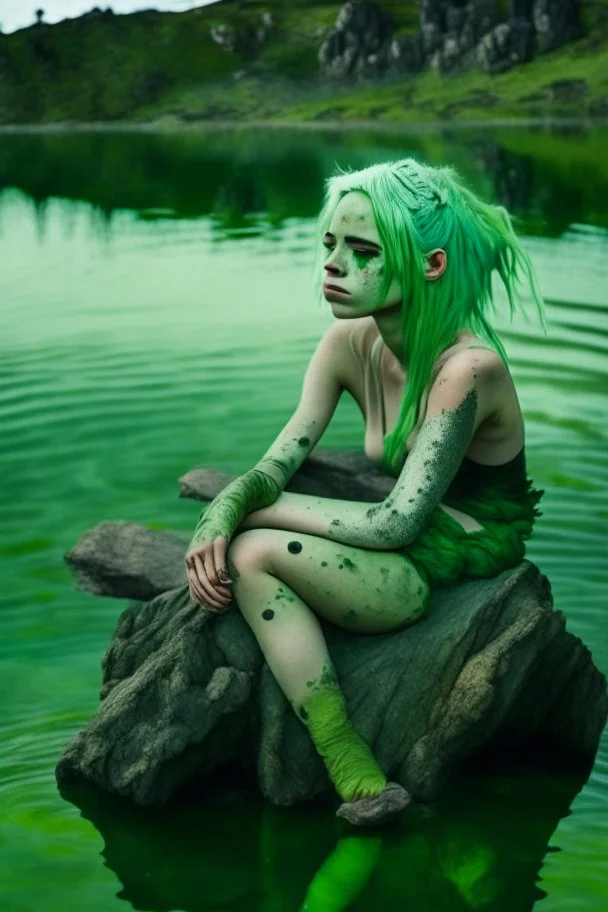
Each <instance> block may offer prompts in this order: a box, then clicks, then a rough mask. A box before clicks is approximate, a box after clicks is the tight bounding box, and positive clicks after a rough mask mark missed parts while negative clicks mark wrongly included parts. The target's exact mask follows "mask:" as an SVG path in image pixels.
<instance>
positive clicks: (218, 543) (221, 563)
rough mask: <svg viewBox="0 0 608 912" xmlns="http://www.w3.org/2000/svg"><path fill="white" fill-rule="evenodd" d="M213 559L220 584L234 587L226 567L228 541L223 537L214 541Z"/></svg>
mask: <svg viewBox="0 0 608 912" xmlns="http://www.w3.org/2000/svg"><path fill="white" fill-rule="evenodd" d="M213 558H214V561H215V567H216V569H217V575H218V579H219V581H220V583H223V584H224V585H228V586H230V585H232V579H231V578H230V574H229V573H228V569H227V567H226V539H225V538H224V537H223V536H222V535H220V536H219V537H218V538H214V539H213Z"/></svg>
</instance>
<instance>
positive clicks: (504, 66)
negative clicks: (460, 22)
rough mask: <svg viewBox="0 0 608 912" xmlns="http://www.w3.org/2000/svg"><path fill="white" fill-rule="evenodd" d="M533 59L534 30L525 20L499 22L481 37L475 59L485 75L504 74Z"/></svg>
mask: <svg viewBox="0 0 608 912" xmlns="http://www.w3.org/2000/svg"><path fill="white" fill-rule="evenodd" d="M533 57H534V29H533V28H532V25H531V24H530V23H529V22H528V21H527V19H513V20H512V21H511V22H501V24H500V25H497V26H495V27H494V28H493V29H492V30H491V31H490V32H488V33H487V34H486V35H484V36H483V38H482V40H481V41H480V42H479V45H478V48H477V59H478V61H479V63H480V64H481V66H482V67H483V69H484V70H485V71H486V73H493V74H494V73H504V72H505V71H506V70H510V69H511V68H512V67H514V66H518V65H519V64H520V63H526V62H527V61H529V60H532V58H533Z"/></svg>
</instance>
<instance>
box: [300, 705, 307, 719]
mask: <svg viewBox="0 0 608 912" xmlns="http://www.w3.org/2000/svg"><path fill="white" fill-rule="evenodd" d="M298 712H299V713H300V719H308V713H307V712H306V710H305V709H304V707H303V706H300V708H299V709H298Z"/></svg>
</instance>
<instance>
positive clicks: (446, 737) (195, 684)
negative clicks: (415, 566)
mask: <svg viewBox="0 0 608 912" xmlns="http://www.w3.org/2000/svg"><path fill="white" fill-rule="evenodd" d="M228 480H229V478H228V476H226V475H223V474H221V473H214V472H209V471H202V470H195V471H193V472H190V473H188V475H186V476H184V478H182V479H181V488H182V495H186V496H194V497H197V498H202V499H204V498H208V497H210V496H215V494H216V493H217V492H218V490H221V488H222V487H223V486H224V485H225V484H226V482H227V481H228ZM392 483H393V480H392V479H390V478H389V477H388V476H385V475H383V473H381V472H379V471H378V470H377V469H374V468H373V467H371V466H370V464H369V463H368V462H367V460H366V459H365V458H364V457H362V456H359V455H357V454H340V453H329V452H325V453H323V452H320V453H318V454H317V455H316V456H315V457H314V458H310V459H309V460H307V462H306V463H305V465H304V466H303V467H302V470H301V471H300V472H298V473H297V474H296V476H294V479H293V481H292V485H291V486H290V487H291V489H292V490H294V489H297V490H299V491H302V492H308V493H314V494H318V495H322V496H323V495H326V496H327V495H328V494H329V496H334V497H349V498H352V499H360V500H374V499H375V500H377V499H381V498H382V497H383V496H384V495H385V494H386V492H387V491H388V490H389V489H390V487H391V484H392ZM186 547H187V541H186V539H185V538H183V539H182V538H180V537H179V536H174V535H169V534H167V533H164V532H150V531H148V530H145V529H142V528H140V527H138V526H136V525H134V524H132V523H123V522H119V523H103V524H102V525H101V526H99V527H97V528H95V529H93V530H91V531H90V532H88V533H87V534H86V535H85V536H84V538H83V540H82V541H81V542H80V543H79V544H78V545H77V546H76V547H75V548H74V549H73V550H72V551H71V552H70V553H69V554H68V555H66V559H67V560H68V562H69V564H70V566H71V567H72V568H73V569H74V570H75V571H76V575H77V579H78V581H79V583H80V585H81V586H83V587H85V588H88V589H90V590H92V591H94V592H97V593H104V594H110V595H113V596H116V597H125V596H126V597H131V598H133V597H136V598H146V599H150V601H147V602H145V603H141V602H134V603H132V604H130V605H129V606H128V607H127V609H126V610H125V611H124V612H123V614H122V615H121V617H120V619H119V621H118V624H117V626H116V630H115V632H114V635H113V637H112V640H111V643H110V645H109V648H108V650H107V652H106V654H105V656H104V659H103V662H102V669H103V682H102V687H101V698H102V703H101V706H100V708H99V711H98V713H97V715H96V716H95V718H94V719H92V721H91V722H90V723H89V724H88V725H87V727H86V728H85V729H84V731H82V732H80V733H79V734H78V735H77V736H76V737H75V738H74V739H73V741H72V742H71V743H70V744H69V745H68V746H67V748H66V749H65V751H64V753H63V755H62V756H61V758H60V760H59V763H58V766H57V778H58V781H59V783H60V784H65V783H67V782H69V781H71V780H73V779H75V778H79V777H84V778H85V779H87V780H90V781H92V782H94V783H96V784H97V785H98V786H100V787H101V788H103V789H106V790H108V791H110V792H114V793H117V794H120V795H125V796H129V797H130V798H132V799H133V800H134V801H136V802H138V803H140V804H143V805H154V804H162V803H164V802H166V801H167V800H168V799H169V798H170V797H171V796H172V795H173V794H174V793H175V792H176V791H177V790H178V789H179V788H180V787H181V786H182V785H184V784H185V783H186V782H188V781H190V780H192V779H196V778H200V777H203V776H205V775H206V774H208V773H209V772H210V771H212V770H213V769H215V768H216V767H218V766H221V765H222V764H224V763H226V762H227V761H237V762H239V763H240V764H241V766H242V768H243V770H244V772H245V773H247V774H248V775H250V776H252V777H254V778H255V779H256V780H257V783H258V785H259V788H260V789H261V791H262V793H263V794H264V795H265V796H266V797H267V798H268V799H269V800H270V801H271V802H273V803H275V804H278V805H290V804H293V803H295V802H300V801H303V800H305V799H308V798H311V797H313V796H315V795H317V794H320V793H323V792H325V791H328V790H330V789H331V786H330V783H329V780H328V778H327V775H326V773H325V769H324V767H323V764H322V762H321V760H320V759H319V757H318V756H317V754H316V753H315V751H314V749H313V747H312V744H311V742H310V739H309V737H308V734H307V732H306V730H305V728H304V727H303V725H302V723H301V722H300V721H299V719H298V718H297V717H296V716H295V714H294V713H293V711H292V710H291V708H290V706H289V704H288V703H287V701H286V699H285V697H284V695H283V693H282V692H281V690H280V689H279V687H278V685H277V684H276V682H275V680H274V678H273V676H272V674H271V673H270V671H269V669H268V667H267V666H266V664H265V662H264V660H263V656H262V653H261V651H260V649H259V646H258V644H257V642H256V640H255V638H254V637H253V634H252V633H251V631H250V629H249V627H248V626H247V624H246V623H245V621H244V620H243V618H242V616H241V614H240V612H239V611H238V608H237V607H236V606H233V608H232V609H231V610H230V611H229V612H228V613H227V614H225V615H221V616H216V615H214V614H213V613H212V612H209V611H207V610H205V609H204V608H201V607H198V606H196V605H194V604H193V603H192V601H191V600H190V597H189V591H188V587H187V584H186V577H185V571H184V566H183V556H184V553H185V549H186ZM322 626H323V629H324V631H325V634H326V637H327V641H328V644H329V648H330V651H331V654H332V657H333V659H334V662H335V665H336V668H337V671H338V675H339V678H340V681H341V685H342V687H343V690H344V693H345V695H346V699H347V702H348V706H349V709H350V714H351V718H352V720H353V723H354V725H355V726H356V728H357V729H358V730H359V731H360V732H361V734H362V735H363V737H365V738H366V740H367V741H368V742H369V743H370V744H371V745H372V746H373V748H374V751H375V753H376V755H377V757H378V759H379V761H380V763H381V764H382V766H383V767H384V769H385V770H386V772H387V773H388V774H389V776H390V777H391V778H392V779H394V780H397V781H399V782H401V783H402V784H403V785H404V786H405V787H406V788H408V789H409V790H410V791H411V792H412V794H413V795H414V797H415V798H417V799H421V800H425V799H430V798H433V797H434V796H436V795H437V794H438V792H439V790H440V789H441V786H442V784H443V783H444V782H445V780H446V779H447V777H448V776H449V775H450V774H451V773H453V772H454V771H455V770H456V769H457V768H458V765H459V764H460V763H461V762H462V761H463V760H465V759H466V758H468V757H471V756H472V755H473V754H475V753H476V752H477V751H478V750H479V749H480V748H481V747H483V746H484V745H486V744H488V742H491V741H492V740H493V739H496V738H501V739H506V740H511V741H512V742H513V744H517V743H518V742H521V741H522V740H524V741H528V742H529V741H533V742H537V741H538V742H542V743H543V744H545V745H549V746H550V748H551V750H552V751H553V752H554V753H555V754H558V755H559V756H560V757H561V758H562V759H564V758H565V759H568V760H570V761H571V762H572V763H574V764H576V765H577V766H579V767H582V768H585V769H588V768H590V765H591V763H592V760H593V757H594V754H595V751H596V749H597V744H598V740H599V737H600V733H601V731H602V728H603V726H604V723H605V720H606V714H607V712H608V699H607V696H606V682H605V679H604V677H603V676H602V675H601V674H600V673H599V672H598V671H597V669H596V668H595V666H594V665H593V662H592V659H591V656H590V654H589V651H588V649H587V648H586V647H585V646H584V645H583V644H582V643H581V642H580V640H578V639H577V638H576V637H574V636H573V635H572V634H570V633H568V632H567V631H566V629H565V619H564V616H563V615H562V614H561V613H560V612H558V611H555V609H554V608H553V605H552V601H551V594H550V588H549V584H548V582H547V580H546V578H545V577H544V576H543V575H542V574H541V573H540V572H539V570H538V569H537V568H536V567H535V566H534V565H533V564H531V563H529V562H528V561H524V562H523V563H522V564H521V565H520V566H519V567H517V568H515V569H513V570H509V571H505V572H504V573H502V574H501V575H499V576H498V577H496V578H494V579H489V580H477V581H474V582H467V583H462V584H460V585H458V586H452V587H449V588H445V589H443V590H439V591H436V592H435V593H434V595H433V598H432V601H431V604H430V608H429V611H428V615H427V616H426V617H425V619H424V620H422V621H420V622H418V623H417V624H415V625H414V626H412V627H411V628H409V629H407V630H404V631H402V632H400V633H394V634H390V635H382V636H356V635H353V634H352V633H347V632H345V631H343V630H341V629H340V628H338V627H335V626H333V625H332V624H330V623H328V622H325V621H322Z"/></svg>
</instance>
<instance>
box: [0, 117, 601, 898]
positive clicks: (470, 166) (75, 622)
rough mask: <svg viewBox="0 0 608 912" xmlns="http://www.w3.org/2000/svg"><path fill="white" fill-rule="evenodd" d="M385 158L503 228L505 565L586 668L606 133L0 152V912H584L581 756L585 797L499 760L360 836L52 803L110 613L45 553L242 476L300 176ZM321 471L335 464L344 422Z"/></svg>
mask: <svg viewBox="0 0 608 912" xmlns="http://www.w3.org/2000/svg"><path fill="white" fill-rule="evenodd" d="M408 154H415V155H419V156H421V157H422V158H424V159H426V160H427V161H429V162H431V163H434V164H442V163H451V164H454V165H456V166H457V167H458V168H459V169H460V170H461V171H462V173H463V174H464V175H465V176H466V177H467V178H468V179H469V181H470V182H471V184H472V185H473V186H474V188H475V189H476V190H478V191H479V192H480V193H482V194H484V195H485V196H486V197H487V198H491V199H494V200H495V201H499V202H501V203H503V204H504V205H506V206H507V207H508V208H509V209H510V210H511V211H512V212H513V213H514V214H515V215H517V217H518V223H517V227H518V230H519V231H520V233H521V235H522V238H523V242H524V245H525V247H526V249H527V250H528V251H529V253H530V255H531V257H532V260H533V262H534V265H535V267H536V269H537V272H538V276H539V281H540V286H541V289H542V292H543V294H544V296H545V299H546V303H547V319H548V324H549V332H548V335H547V336H545V335H543V333H542V330H541V329H540V327H539V324H538V322H537V321H536V319H535V316H534V313H533V309H532V308H530V317H529V318H528V319H526V318H525V317H524V316H518V317H517V318H516V320H515V321H514V322H513V323H510V322H509V320H508V316H507V307H506V301H505V298H504V296H503V295H501V294H500V293H499V294H498V295H497V302H498V310H497V316H496V326H497V328H498V330H499V331H500V332H501V336H502V338H503V341H504V342H505V345H506V348H507V352H508V354H509V356H510V358H511V364H512V373H513V375H514V378H515V381H516V384H517V388H518V392H519V396H520V400H521V403H522V407H523V410H524V413H525V417H526V427H527V440H526V451H527V459H528V471H529V474H530V475H531V476H532V478H533V479H534V481H535V483H536V485H537V486H538V487H542V488H544V489H545V491H546V494H545V497H544V499H543V502H542V509H543V516H542V517H541V518H540V519H539V520H538V522H537V525H536V529H535V532H534V536H533V538H532V540H531V541H530V543H529V550H528V556H529V557H530V558H531V559H532V560H533V561H535V562H536V563H537V564H538V565H539V566H540V568H541V570H542V571H543V572H544V573H545V574H546V575H547V576H548V578H549V579H550V581H551V586H552V590H553V595H554V600H555V604H556V606H557V607H558V608H559V609H560V610H561V611H562V612H564V614H565V615H566V618H567V624H568V629H569V630H570V631H571V632H572V633H573V634H575V635H577V636H579V637H581V638H582V639H583V641H584V642H585V643H586V645H587V646H588V647H589V648H590V649H591V651H592V653H593V656H594V660H595V662H596V664H597V666H598V667H599V668H600V669H601V670H602V671H603V672H604V673H605V672H606V670H607V668H608V635H607V633H606V630H607V620H606V593H607V592H608V561H606V556H607V550H608V549H607V540H608V536H607V534H606V526H607V522H608V493H607V492H608V458H607V448H606V440H607V436H608V427H607V426H608V382H607V381H608V362H607V358H606V355H607V349H608V205H607V204H608V130H606V129H605V128H604V129H595V130H589V131H586V132H583V131H576V130H572V129H570V130H568V131H567V132H561V133H549V132H547V131H546V130H532V129H525V130H524V129H511V130H509V129H493V128H487V129H479V130H475V131H473V130H468V131H465V130H460V131H458V130H453V131H451V132H446V133H442V134H440V133H438V132H433V131H426V132H422V133H419V134H414V133H399V132H397V131H395V132H385V133H373V132H363V131H348V132H346V131H345V132H342V133H337V132H329V131H318V132H314V131H308V130H301V131H288V130H281V131H277V132H272V133H263V132H260V131H258V132H255V131H252V130H251V129H248V130H242V131H238V132H235V133H229V132H224V133H222V132H217V133H212V134H209V135H202V134H200V133H195V132H192V133H184V134H181V135H180V134H172V135H156V134H132V135H129V134H114V135H112V134H104V133H91V134H71V135H68V134H63V135H62V134H55V135H51V134H47V135H0V244H1V255H2V260H1V271H0V377H1V385H0V427H1V434H2V446H1V448H0V469H1V473H2V491H3V497H2V502H1V505H0V510H1V523H0V573H1V578H2V589H1V594H0V599H1V603H2V604H1V608H0V634H1V636H0V674H1V688H2V689H1V696H2V700H1V703H0V738H1V742H0V744H1V755H2V763H1V782H0V841H1V842H0V844H1V849H2V853H1V858H2V864H1V868H0V909H2V912H34V910H36V912H38V910H41V912H71V910H85V909H86V910H87V912H114V910H120V909H124V908H125V907H126V906H125V904H131V905H132V907H133V908H135V909H141V910H187V912H199V910H201V912H202V910H206V912H224V910H225V912H241V910H243V912H244V910H247V912H297V910H298V909H300V906H301V905H302V903H303V901H304V897H305V895H306V894H307V891H308V897H309V898H308V902H307V909H308V910H314V912H330V910H331V912H333V910H339V909H343V908H349V909H352V910H355V912H364V910H365V912H367V910H373V912H391V910H393V909H394V910H409V909H411V910H416V912H427V910H428V912H454V910H469V909H470V910H492V912H503V910H504V912H507V910H508V912H523V910H528V909H531V908H532V907H533V905H534V904H535V903H537V906H536V908H537V909H539V910H542V912H566V910H572V912H605V910H606V909H607V908H608V885H607V882H606V873H605V872H606V859H607V857H608V738H607V736H606V734H604V737H603V740H602V742H601V745H600V750H599V752H598V755H597V758H596V762H595V765H594V767H593V769H592V771H591V774H590V776H589V778H588V779H587V780H586V781H585V779H584V776H583V777H581V776H580V774H575V773H573V772H566V771H561V772H560V771H557V770H552V771H549V770H547V769H546V768H542V767H540V766H538V764H534V763H533V762H531V761H528V762H526V763H523V762H518V763H514V762H512V761H509V758H508V757H504V758H503V762H502V764H501V765H499V766H495V767H493V768H492V769H491V770H490V769H488V768H486V767H483V768H477V769H474V768H472V767H471V768H469V769H467V771H466V772H465V773H464V774H463V775H462V776H460V777H459V778H458V779H457V780H455V781H454V782H453V783H452V784H451V785H450V787H449V788H448V789H446V791H445V792H444V793H443V794H442V796H441V798H440V799H439V800H438V801H437V802H435V803H433V804H430V805H418V806H413V807H412V808H410V809H409V810H408V812H406V814H403V815H402V816H401V818H400V821H399V823H398V825H397V826H395V827H393V828H391V829H390V831H389V830H387V831H386V833H384V834H383V835H381V836H375V835H364V834H361V835H359V834H355V835H354V836H353V834H352V831H351V832H350V833H349V831H348V830H346V829H340V828H339V827H338V826H337V823H336V820H335V818H334V816H333V809H332V808H331V807H329V806H328V805H325V804H323V803H319V804H313V805H310V806H306V807H296V808H291V809H285V808H275V807H272V806H270V805H268V804H266V803H264V802H263V801H262V800H261V799H260V798H259V797H258V796H257V795H255V794H252V793H251V792H250V791H248V790H247V789H246V788H245V787H244V785H243V784H242V783H239V782H238V781H232V780H229V781H228V784H225V785H223V786H222V787H221V788H219V787H217V788H215V787H214V788H213V789H207V790H206V791H205V790H203V791H201V792H198V793H196V794H195V795H190V796H188V798H187V799H186V798H184V797H182V798H178V799H176V800H175V801H174V802H172V803H171V805H170V806H169V807H166V808H163V809H162V810H144V809H141V808H137V807H135V806H134V805H132V804H130V803H129V802H126V801H123V800H119V799H115V798H113V797H109V796H106V795H103V794H101V793H99V792H97V791H96V790H95V789H92V788H90V787H85V786H82V787H78V788H74V789H73V790H72V791H71V793H70V794H69V795H67V794H66V795H64V796H62V795H60V794H59V793H58V790H57V787H56V783H55V778H54V767H55V764H56V761H57V759H58V756H59V754H60V753H61V751H62V749H63V748H64V747H65V745H66V744H67V743H68V742H69V740H70V739H71V738H72V737H73V736H74V735H75V734H76V732H78V731H79V730H80V729H81V728H83V727H84V726H85V724H86V723H87V722H88V720H89V719H90V718H91V717H92V715H93V714H94V713H95V711H96V709H97V706H98V688H99V684H100V678H101V672H100V660H101V657H102V655H103V652H104V650H105V648H106V646H107V643H108V640H109V637H110V635H111V633H112V630H113V627H114V624H115V622H116V619H117V617H118V615H119V614H120V612H121V611H122V610H123V609H124V608H125V607H126V605H127V602H126V601H116V600H112V599H107V598H99V597H95V596H93V595H90V594H88V593H85V592H81V591H79V590H78V589H77V588H76V585H75V583H74V581H73V579H72V578H71V575H70V573H69V572H68V570H67V568H66V566H65V564H64V561H63V554H64V553H65V552H66V551H67V550H68V549H70V548H71V547H72V546H73V545H74V544H75V543H76V542H77V541H78V539H79V537H80V536H81V535H82V534H83V533H84V532H85V531H86V530H87V529H89V528H90V527H92V526H94V525H96V524H97V523H100V522H102V521H105V520H118V519H125V520H130V521H132V522H137V523H140V524H143V525H145V526H148V527H151V528H154V529H170V530H173V531H176V532H181V533H183V534H185V535H187V534H189V533H190V532H191V531H192V529H193V527H194V524H195V522H196V518H197V516H198V513H199V510H200V506H199V505H198V504H197V503H195V502H192V501H188V500H181V499H179V498H178V496H177V493H178V481H177V480H178V478H179V477H180V476H181V475H183V474H184V473H185V472H187V471H188V470H189V469H191V468H193V467H194V466H202V465H205V466H209V467H216V468H221V469H223V470H225V471H228V472H233V473H236V472H242V471H245V470H246V469H248V468H250V467H251V466H252V465H253V464H254V462H255V461H256V460H257V459H258V458H259V457H260V456H261V455H262V453H263V452H264V451H265V449H266V448H267V446H268V445H269V443H270V442H271V441H272V440H273V439H274V437H275V436H276V434H277V433H278V431H279V430H280V428H281V427H282V425H283V424H284V422H285V421H286V419H287V418H288V416H289V415H290V413H291V411H292V410H293V408H294V407H295V405H296V403H297V400H298V395H299V390H300V384H301V381H302V377H303V373H304V369H305V366H306V364H307V361H308V359H309V357H310V355H311V353H312V351H313V350H314V347H315V345H316V342H317V340H318V339H319V337H320V335H321V334H322V332H323V331H324V330H325V328H326V327H327V326H328V325H329V323H330V322H331V320H332V319H333V318H332V315H331V311H330V310H329V306H327V307H326V308H324V307H323V306H321V305H319V304H318V303H317V302H316V301H315V300H314V298H313V295H312V291H311V281H312V278H313V276H312V268H313V238H314V233H315V216H316V214H317V212H318V209H319V206H320V203H321V196H322V188H323V180H324V178H325V177H327V176H329V175H330V174H331V173H333V171H334V169H335V166H336V165H339V166H341V167H346V166H351V167H362V166H365V165H367V164H371V163H373V162H377V161H381V160H384V159H389V158H398V157H403V156H406V155H408ZM322 445H323V446H329V447H345V448H346V447H348V448H361V447H362V445H363V424H362V420H361V416H360V414H359V411H358V408H357V407H356V405H355V404H354V403H353V402H352V401H349V400H347V399H346V397H343V399H342V401H341V403H340V405H339V408H338V411H337V413H336V416H335V418H334V420H333V422H332V424H331V426H330V428H329V429H328V431H327V433H326V435H325V437H324V438H323V441H322ZM404 724H407V720H404ZM233 779H234V777H233Z"/></svg>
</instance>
